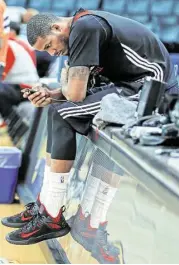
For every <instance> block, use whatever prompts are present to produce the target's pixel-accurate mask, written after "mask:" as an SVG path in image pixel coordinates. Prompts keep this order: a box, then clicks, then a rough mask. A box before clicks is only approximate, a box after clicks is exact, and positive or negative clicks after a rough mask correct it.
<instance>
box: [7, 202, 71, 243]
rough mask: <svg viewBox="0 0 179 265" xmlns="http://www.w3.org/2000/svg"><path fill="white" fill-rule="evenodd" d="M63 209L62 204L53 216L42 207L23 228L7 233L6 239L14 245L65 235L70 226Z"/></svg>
mask: <svg viewBox="0 0 179 265" xmlns="http://www.w3.org/2000/svg"><path fill="white" fill-rule="evenodd" d="M64 211H65V207H64V206H63V207H62V208H61V210H60V212H59V215H58V216H57V217H56V218H53V217H51V216H50V215H49V214H48V213H47V212H46V210H45V209H44V210H43V213H42V214H41V213H38V214H37V215H36V216H34V218H33V219H32V220H31V221H30V222H29V223H28V224H26V225H25V226H24V227H23V228H21V229H18V230H16V231H13V232H11V233H9V234H8V235H7V236H6V240H7V241H8V242H9V243H11V244H15V245H30V244H35V243H38V242H41V241H43V240H47V239H52V238H56V237H62V236H65V235H66V234H68V233H69V232H70V227H69V225H68V224H67V222H66V220H65V218H64V216H63V212H64Z"/></svg>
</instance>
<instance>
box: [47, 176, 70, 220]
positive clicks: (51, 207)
mask: <svg viewBox="0 0 179 265" xmlns="http://www.w3.org/2000/svg"><path fill="white" fill-rule="evenodd" d="M68 177H69V173H54V172H50V174H49V188H48V192H47V194H46V200H45V203H44V206H45V208H46V210H47V212H48V213H49V214H50V215H51V216H52V217H54V218H55V217H57V216H58V214H59V211H60V208H61V207H62V206H63V204H64V199H65V197H66V191H67V183H68Z"/></svg>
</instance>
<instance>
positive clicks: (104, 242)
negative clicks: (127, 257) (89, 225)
mask: <svg viewBox="0 0 179 265" xmlns="http://www.w3.org/2000/svg"><path fill="white" fill-rule="evenodd" d="M108 236H109V233H108V232H107V231H106V230H105V231H100V235H99V242H100V245H101V246H103V248H104V250H105V251H106V254H107V255H110V249H112V250H113V254H117V255H118V254H119V250H118V248H117V247H115V246H113V245H112V244H111V243H109V242H108Z"/></svg>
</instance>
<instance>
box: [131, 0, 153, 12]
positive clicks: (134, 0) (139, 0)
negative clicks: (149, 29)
mask: <svg viewBox="0 0 179 265" xmlns="http://www.w3.org/2000/svg"><path fill="white" fill-rule="evenodd" d="M149 7H150V1H149V0H128V1H127V6H126V12H127V13H128V14H134V15H138V14H140V15H146V14H147V13H148V12H149Z"/></svg>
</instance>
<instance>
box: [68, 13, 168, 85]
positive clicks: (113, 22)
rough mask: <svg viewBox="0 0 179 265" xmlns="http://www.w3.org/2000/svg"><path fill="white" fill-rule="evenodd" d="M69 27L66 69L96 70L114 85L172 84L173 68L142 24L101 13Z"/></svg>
mask: <svg viewBox="0 0 179 265" xmlns="http://www.w3.org/2000/svg"><path fill="white" fill-rule="evenodd" d="M90 12H92V13H93V14H92V15H91V14H90V15H85V16H82V17H80V18H79V19H78V20H77V21H75V22H74V23H73V24H72V27H71V32H70V38H69V66H70V67H74V66H89V67H91V66H96V67H97V66H98V69H100V71H101V72H100V74H101V75H103V76H105V77H107V78H109V79H110V80H111V81H112V82H113V83H115V84H116V85H120V84H122V83H126V82H128V83H136V81H140V80H142V79H143V78H144V77H146V76H152V77H155V78H156V79H158V80H160V81H166V82H170V79H172V82H173V73H172V72H173V67H172V63H171V61H170V58H169V54H168V52H167V50H166V48H165V47H164V45H163V44H162V43H161V41H160V40H159V39H158V38H157V37H156V36H155V35H154V34H153V33H152V32H151V31H150V30H148V29H147V28H146V27H144V26H143V25H142V24H140V23H138V22H136V21H133V20H131V19H127V18H124V17H121V16H117V15H114V14H111V13H108V12H104V11H90Z"/></svg>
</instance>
